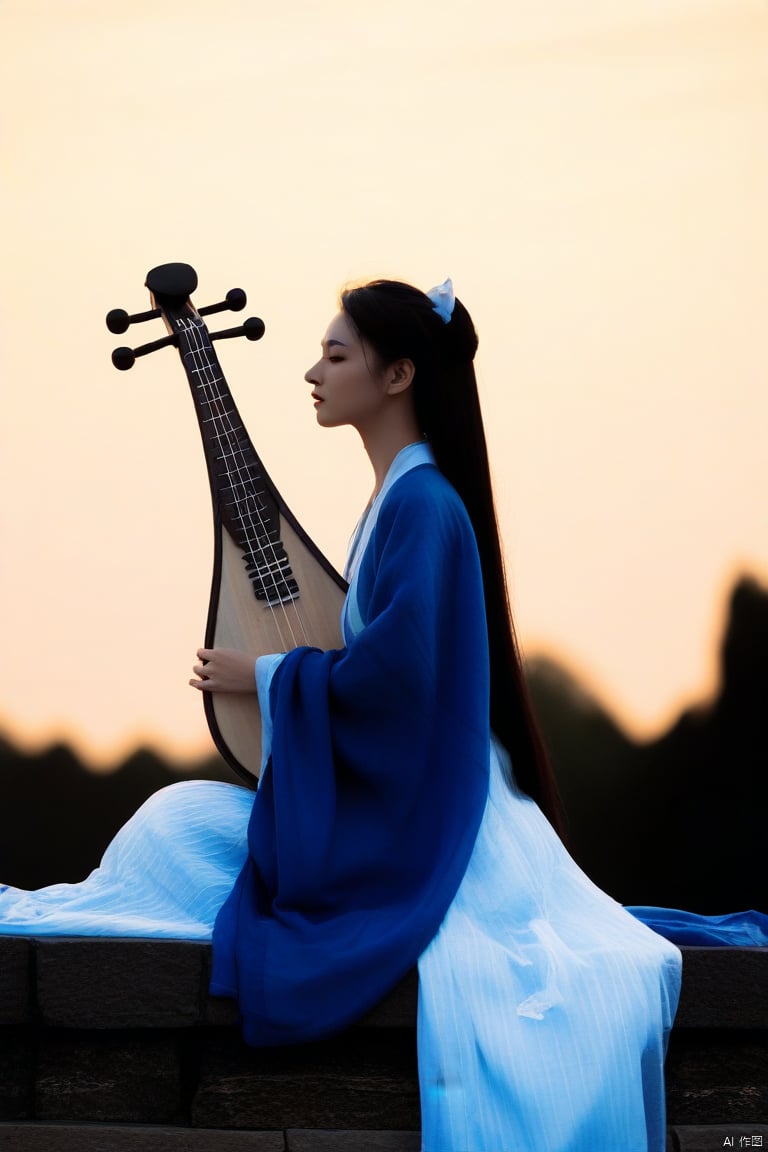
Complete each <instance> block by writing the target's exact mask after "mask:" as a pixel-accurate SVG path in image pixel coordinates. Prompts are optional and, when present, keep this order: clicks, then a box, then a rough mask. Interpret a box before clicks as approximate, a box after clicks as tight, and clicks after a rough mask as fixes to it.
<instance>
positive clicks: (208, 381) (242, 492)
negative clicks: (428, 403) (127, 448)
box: [180, 320, 310, 651]
mask: <svg viewBox="0 0 768 1152" xmlns="http://www.w3.org/2000/svg"><path fill="white" fill-rule="evenodd" d="M180 323H181V324H182V326H183V328H182V330H183V333H184V335H185V336H186V338H187V339H186V344H187V349H188V350H187V352H186V353H185V355H187V356H189V357H191V359H192V363H193V364H194V368H193V369H192V371H193V372H194V373H195V376H196V377H197V378H198V385H197V387H198V388H199V389H200V390H201V392H202V397H203V403H204V404H205V405H206V406H207V408H208V411H209V413H210V415H209V416H208V418H207V420H206V422H210V423H211V424H212V426H213V431H214V438H215V439H216V441H217V442H218V446H219V450H220V455H219V456H218V460H219V461H220V462H221V463H222V464H223V465H224V468H225V470H226V476H227V480H228V481H229V483H230V487H231V489H232V493H233V497H234V499H233V509H234V515H235V518H236V519H237V520H238V521H239V523H240V526H241V528H242V530H243V535H244V537H245V540H246V542H247V546H246V547H247V551H246V555H245V556H244V557H243V559H244V560H248V561H250V563H251V564H252V565H253V570H254V578H257V579H258V580H259V581H260V583H261V587H262V589H263V591H264V594H265V598H266V603H267V607H268V608H269V610H270V612H271V613H272V617H273V620H274V623H275V627H276V629H277V633H278V636H279V637H280V643H281V644H282V646H283V651H288V649H289V648H297V647H299V645H300V644H309V643H310V641H309V636H308V633H307V629H306V627H305V623H304V619H303V615H302V612H301V608H300V606H299V604H298V603H297V602H296V600H295V599H291V600H290V601H289V603H290V604H292V605H293V613H290V612H289V610H288V605H287V604H286V603H285V597H284V593H282V592H281V590H280V586H279V584H278V578H279V577H280V574H281V571H282V567H281V560H280V557H279V556H278V554H277V549H276V546H275V542H274V541H273V540H272V539H271V538H270V530H269V525H268V524H267V523H266V522H265V520H264V518H263V515H262V510H263V505H262V504H261V501H260V495H261V493H260V492H259V490H258V488H257V477H256V476H255V475H254V474H253V473H252V471H251V469H250V468H249V466H248V462H247V460H246V458H245V452H246V450H245V447H244V446H243V444H242V441H241V437H245V438H246V440H247V437H246V434H245V429H244V428H243V426H242V424H238V425H235V424H233V423H232V419H231V415H232V414H231V412H230V411H229V409H228V406H227V403H226V401H227V394H226V393H225V394H224V395H222V393H221V392H220V391H219V388H218V386H219V384H220V383H221V381H222V380H223V376H221V375H219V374H218V373H217V372H216V367H215V363H214V362H213V359H212V348H211V344H210V340H207V339H206V338H205V337H206V335H207V333H206V329H205V326H204V324H203V323H202V321H201V322H199V323H195V322H194V321H192V320H190V321H189V322H188V323H187V324H183V322H182V321H180ZM238 433H239V434H240V435H238ZM230 464H231V465H233V467H230ZM236 489H237V491H236ZM277 543H278V544H279V543H280V541H279V540H278V541H277ZM259 554H261V555H262V557H266V558H267V559H268V560H269V561H270V565H269V571H268V573H267V575H268V576H269V578H270V579H271V587H270V585H268V584H267V582H266V579H265V576H264V573H263V564H262V565H259V563H258V559H259ZM283 554H284V556H285V552H284V553H283ZM289 571H290V569H289ZM292 614H293V615H294V616H295V623H296V624H297V626H298V630H299V633H300V634H299V636H298V637H297V634H296V631H294V626H293V623H292V621H291V615H292Z"/></svg>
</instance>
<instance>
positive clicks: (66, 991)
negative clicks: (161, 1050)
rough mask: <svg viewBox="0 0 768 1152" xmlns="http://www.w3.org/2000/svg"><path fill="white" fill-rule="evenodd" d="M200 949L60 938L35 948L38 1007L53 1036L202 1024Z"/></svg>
mask: <svg viewBox="0 0 768 1152" xmlns="http://www.w3.org/2000/svg"><path fill="white" fill-rule="evenodd" d="M205 949H206V945H202V944H198V943H195V942H193V941H184V940H117V939H114V940H110V939H106V938H104V939H101V938H90V939H89V938H86V937H78V938H61V939H46V940H40V941H39V942H38V945H37V956H36V967H37V1000H38V1006H39V1010H40V1015H41V1018H42V1020H43V1022H44V1023H45V1024H47V1025H49V1026H51V1027H56V1028H89V1029H90V1028H104V1029H111V1028H181V1027H189V1026H191V1025H195V1024H199V1023H201V1022H202V1019H203V1002H204V996H205V995H206V994H207V986H204V983H203V981H204V972H205V967H204V962H205Z"/></svg>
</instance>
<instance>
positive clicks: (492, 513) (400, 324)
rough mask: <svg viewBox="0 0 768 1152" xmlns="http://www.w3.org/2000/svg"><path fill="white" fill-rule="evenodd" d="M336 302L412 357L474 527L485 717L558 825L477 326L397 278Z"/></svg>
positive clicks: (381, 346) (429, 421)
mask: <svg viewBox="0 0 768 1152" xmlns="http://www.w3.org/2000/svg"><path fill="white" fill-rule="evenodd" d="M340 305H341V308H342V310H343V312H344V314H345V315H346V316H347V317H348V318H349V319H350V320H351V322H352V324H353V325H354V327H355V328H356V330H357V332H358V333H359V335H360V336H361V337H362V338H363V339H364V340H365V341H366V342H367V343H368V344H369V345H370V347H371V348H372V349H373V350H374V352H375V353H376V354H377V355H378V356H379V357H380V358H381V360H382V362H383V363H385V364H391V363H392V362H393V361H394V360H400V359H408V360H411V361H412V362H413V364H414V367H415V374H414V379H413V399H414V406H415V412H416V419H417V421H418V424H419V428H420V430H421V432H422V433H423V434H424V435H425V436H426V437H427V439H428V440H429V443H430V446H431V448H432V451H433V453H434V455H435V461H436V463H437V466H438V468H439V469H440V471H441V472H442V473H443V475H444V476H445V477H446V478H447V479H448V480H449V481H450V482H451V484H452V485H453V487H454V488H455V489H456V491H457V492H458V493H459V495H460V496H461V498H462V500H463V502H464V506H465V507H466V509H467V513H468V514H469V518H470V520H471V522H472V526H473V528H474V530H475V537H476V539H477V546H478V550H479V553H480V564H481V568H482V573H483V587H484V592H485V615H486V623H487V628H488V644H489V651H490V668H491V693H490V719H491V727H492V729H493V731H494V733H495V734H496V736H497V737H498V738H499V740H501V742H502V744H504V746H505V747H506V749H507V751H508V752H509V754H510V758H511V761H512V765H513V769H514V774H515V779H516V781H517V783H518V784H519V786H520V787H521V788H522V789H523V791H525V792H526V793H528V795H529V796H531V797H532V798H533V799H534V800H535V801H536V802H537V804H538V805H539V807H540V808H541V809H542V811H543V812H544V814H545V815H546V816H547V818H548V819H549V821H550V822H551V823H552V825H553V826H554V827H555V828H556V829H557V830H558V831H559V832H562V818H561V809H560V801H559V797H558V792H557V786H556V784H555V779H554V774H553V772H552V769H551V765H550V763H549V759H548V756H547V753H546V749H545V746H544V741H543V739H542V736H541V733H540V731H539V728H538V725H537V723H536V718H535V716H534V712H533V708H532V705H531V700H530V696H529V693H528V688H527V685H526V681H525V675H524V672H523V667H522V661H521V659H520V653H519V649H518V645H517V640H516V637H515V630H514V625H513V622H512V614H511V611H510V605H509V595H508V591H507V581H506V575H505V571H504V559H503V556H502V550H501V543H500V540H499V530H498V523H497V519H496V509H495V505H494V500H493V490H492V486H491V475H490V468H489V465H488V449H487V446H486V440H485V430H484V428H483V419H482V414H481V411H480V399H479V396H478V391H477V379H476V377H475V367H474V362H473V361H474V356H475V352H476V351H477V334H476V332H475V328H474V325H473V323H472V320H471V318H470V315H469V313H468V312H467V310H466V308H465V307H464V306H463V304H462V303H461V301H459V300H456V303H455V306H454V310H453V314H452V316H451V319H450V322H449V323H445V322H444V321H443V319H442V318H441V317H440V316H439V315H438V314H437V313H436V312H435V310H434V307H433V303H432V301H431V300H430V298H429V296H427V295H426V293H424V292H421V291H419V289H418V288H413V287H411V285H410V284H403V283H401V282H400V281H396V280H374V281H372V282H371V283H369V284H365V285H363V286H361V287H356V288H349V289H347V290H345V291H344V292H342V294H341V299H340Z"/></svg>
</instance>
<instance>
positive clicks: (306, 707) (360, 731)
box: [211, 466, 490, 1044]
mask: <svg viewBox="0 0 768 1152" xmlns="http://www.w3.org/2000/svg"><path fill="white" fill-rule="evenodd" d="M358 602H359V605H360V608H361V612H362V614H363V619H364V622H365V627H364V628H363V630H362V632H360V633H359V635H357V636H356V637H355V639H354V640H353V641H352V642H351V643H350V644H349V645H348V646H347V648H345V649H341V650H338V651H331V652H320V651H318V650H316V649H311V648H300V649H297V650H295V651H294V652H291V653H289V654H288V655H287V656H286V657H285V659H284V660H283V662H282V663H281V665H280V667H279V668H278V669H277V671H276V672H275V675H274V677H273V680H272V686H271V703H272V717H273V743H272V758H271V761H270V763H269V764H268V766H267V768H266V771H265V775H264V779H263V782H262V784H261V787H260V789H259V791H258V793H257V795H256V798H255V802H254V808H253V815H252V817H251V823H250V827H249V859H248V861H247V862H246V866H245V868H244V869H243V872H242V874H241V876H240V878H239V880H238V882H237V884H236V886H235V889H234V891H233V893H232V895H231V896H230V898H229V900H228V901H227V902H226V904H225V906H224V908H223V909H222V911H221V913H220V915H219V918H218V919H217V922H216V927H215V931H214V972H213V981H212V985H211V987H212V991H213V992H214V993H216V994H221V995H237V997H238V1000H239V1004H240V1010H241V1015H242V1020H243V1034H244V1036H245V1038H246V1040H247V1041H248V1042H249V1043H251V1044H276V1043H289V1042H296V1041H302V1040H309V1039H313V1038H315V1037H317V1036H321V1035H324V1034H327V1033H329V1032H331V1031H334V1030H336V1029H339V1028H342V1027H344V1026H345V1025H347V1024H348V1023H350V1022H351V1021H352V1020H354V1019H356V1018H357V1017H359V1016H360V1015H361V1014H363V1013H364V1012H365V1011H366V1010H367V1009H368V1008H370V1007H372V1006H373V1005H374V1004H375V1003H376V1002H377V1001H378V1000H380V999H381V997H382V996H383V995H384V994H385V993H386V992H387V991H388V990H389V989H390V988H391V987H392V986H393V985H394V984H395V983H396V982H397V981H398V980H399V979H400V978H401V977H402V976H403V975H404V974H405V973H406V972H407V971H408V970H409V969H410V968H411V967H412V966H413V965H414V964H415V963H416V961H417V959H418V957H419V955H420V953H421V952H422V951H423V949H424V948H425V947H426V946H427V944H428V943H429V942H430V940H431V939H432V937H433V936H434V934H435V932H436V931H437V929H438V927H439V926H440V922H441V921H442V919H443V917H444V915H445V912H446V911H447V909H448V906H449V904H450V902H451V900H452V899H453V896H454V895H455V893H456V890H457V889H458V886H459V884H460V882H461V879H462V877H463V874H464V871H465V870H466V866H467V863H468V861H469V856H470V854H471V851H472V848H473V846H474V841H475V838H476V835H477V830H478V827H479V824H480V820H481V818H482V813H483V809H484V806H485V801H486V798H487V790H488V764H489V741H490V732H489V715H488V709H489V704H488V700H489V672H488V652H487V635H486V624H485V610H484V604H483V593H482V579H481V575H480V567H479V560H478V556H477V549H476V544H475V540H474V535H473V533H472V529H471V525H470V524H469V521H468V518H467V516H466V513H465V511H464V508H463V505H462V504H461V502H460V500H459V498H458V497H457V496H456V494H455V493H454V491H453V489H452V488H451V487H450V486H449V485H448V483H447V481H445V479H444V478H443V477H442V476H441V475H440V473H439V472H438V471H437V470H436V469H434V468H432V467H429V466H427V467H424V468H417V469H413V470H412V471H411V472H409V473H408V474H407V475H406V476H404V477H402V478H401V479H400V480H398V481H397V482H396V483H395V484H394V485H393V487H392V489H391V490H390V492H389V494H388V495H387V497H386V499H385V501H384V503H383V505H382V509H381V512H380V514H379V519H378V521H377V524H376V528H375V530H374V533H373V535H372V538H371V541H370V542H369V545H368V547H367V549H366V553H365V555H364V557H363V560H362V562H361V568H360V573H359V577H358Z"/></svg>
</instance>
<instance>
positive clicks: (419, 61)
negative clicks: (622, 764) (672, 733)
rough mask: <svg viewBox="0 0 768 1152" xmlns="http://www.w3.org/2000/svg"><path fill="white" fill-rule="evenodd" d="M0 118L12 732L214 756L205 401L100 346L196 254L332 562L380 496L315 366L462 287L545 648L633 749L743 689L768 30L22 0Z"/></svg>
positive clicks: (729, 6)
mask: <svg viewBox="0 0 768 1152" xmlns="http://www.w3.org/2000/svg"><path fill="white" fill-rule="evenodd" d="M0 97H1V99H0V108H2V113H1V115H2V164H3V178H2V185H1V186H0V206H1V211H0V221H1V226H2V229H3V235H2V255H3V262H2V274H1V275H0V341H1V344H0V371H1V373H2V388H3V423H2V432H1V433H0V435H1V437H2V440H1V441H0V468H2V488H1V490H0V491H1V493H2V496H1V499H0V529H1V531H2V536H1V539H2V573H1V576H0V612H1V613H2V641H3V643H2V652H1V655H2V692H1V693H0V730H1V731H2V732H3V733H4V734H5V735H6V737H8V738H11V739H13V740H15V741H18V742H20V743H23V744H24V746H27V747H39V746H41V745H43V744H45V743H46V742H48V741H50V740H52V739H55V738H66V739H69V740H71V741H73V743H74V744H75V745H76V747H77V748H78V750H79V751H80V752H82V753H84V754H86V755H87V756H89V757H90V759H91V761H92V762H93V763H94V764H97V765H106V764H108V763H110V762H112V761H113V760H114V758H116V757H118V756H121V755H123V754H124V753H125V752H126V751H127V750H129V749H130V748H131V747H132V746H134V745H135V743H136V742H137V741H139V740H141V741H143V742H148V743H150V744H152V745H153V746H155V747H157V748H159V749H160V750H161V751H164V752H170V753H172V754H174V755H178V756H189V755H197V754H203V753H206V752H207V751H209V750H210V748H211V744H210V741H209V738H208V734H207V729H206V726H205V722H204V718H203V714H202V709H201V705H200V698H199V695H198V694H197V693H195V692H194V691H193V690H192V689H191V688H189V687H188V686H187V680H188V677H189V674H190V666H191V664H192V661H193V656H194V651H195V649H196V647H197V646H198V645H199V644H200V643H201V641H202V636H203V631H204V623H205V615H206V609H207V604H208V591H209V583H210V572H211V527H210V503H209V497H208V486H207V479H206V475H205V469H204V463H203V455H202V451H201V449H200V445H199V438H198V433H197V428H196V423H195V419H194V413H193V408H192V404H191V401H190V398H189V395H188V389H187V384H186V381H185V378H184V375H183V372H182V369H181V366H180V364H179V361H178V357H177V355H176V353H175V352H174V351H172V350H165V351H163V352H160V353H157V354H155V355H154V356H153V357H150V358H147V359H145V360H141V361H139V362H137V364H136V366H135V367H134V368H133V370H132V371H131V372H128V373H118V372H116V371H115V370H114V369H113V368H112V366H111V364H110V353H111V351H112V349H113V347H115V345H116V344H120V343H126V342H129V341H131V342H133V343H137V344H138V343H144V342H146V341H148V340H151V339H154V338H158V337H160V336H162V335H164V329H163V327H162V324H161V322H160V321H155V322H153V323H152V324H146V325H144V326H142V327H137V328H134V329H132V330H131V331H130V332H129V334H128V338H127V339H124V338H122V337H119V338H117V339H116V338H115V337H113V336H111V335H110V334H109V333H108V332H107V330H106V327H105V325H104V316H105V314H106V312H107V311H108V310H109V309H110V308H114V307H124V308H126V309H127V310H128V311H132V312H133V311H142V310H144V309H146V308H147V307H148V306H149V304H148V297H147V293H146V290H145V289H144V288H143V282H144V278H145V275H146V272H147V271H148V269H150V268H151V267H153V266H154V265H157V264H160V263H164V262H166V261H171V260H180V261H186V262H188V263H191V264H193V265H194V266H195V267H196V269H197V271H198V274H199V278H200V288H199V290H198V293H197V294H196V296H195V298H194V301H195V303H196V304H197V305H198V306H201V305H203V304H208V303H212V302H215V301H217V300H219V299H221V298H222V297H223V296H224V294H225V293H226V291H227V290H228V289H229V288H232V287H242V288H244V289H245V290H246V291H247V293H248V296H249V307H248V309H247V311H246V313H245V314H246V315H250V314H257V315H261V316H262V317H263V319H264V321H265V323H266V326H267V334H266V336H265V337H264V339H263V340H262V341H261V343H260V344H257V345H252V344H246V342H245V341H240V342H230V343H229V344H224V345H220V346H219V354H220V357H221V360H222V365H223V367H224V370H225V372H226V375H227V378H228V380H229V383H230V385H231V387H232V391H233V393H234V395H235V398H236V400H237V403H238V405H239V407H240V410H241V413H242V415H243V417H244V419H245V423H246V425H247V427H248V429H249V431H250V433H251V436H252V438H253V440H254V442H255V444H256V447H257V448H258V449H259V451H260V452H261V454H262V456H263V458H264V460H265V463H266V465H267V467H268V469H269V470H270V472H271V474H272V476H273V479H274V480H275V482H276V483H277V485H278V487H279V488H280V490H281V491H282V493H283V495H284V496H285V497H286V499H287V501H288V503H289V505H290V506H291V507H292V508H293V510H294V512H295V513H296V514H297V515H298V517H299V519H300V520H301V522H302V523H303V524H304V526H305V527H306V528H307V530H308V531H309V532H310V534H311V535H312V536H313V537H314V538H315V540H316V541H317V542H318V544H319V545H320V546H321V547H322V548H323V550H324V551H325V552H326V553H327V554H328V555H329V557H330V558H331V559H332V560H333V562H334V563H335V564H336V565H337V566H339V567H340V566H341V564H342V562H343V557H344V552H345V548H346V542H347V539H348V536H349V533H350V531H351V529H352V527H353V525H354V522H355V521H356V519H357V516H358V514H359V511H360V509H361V507H362V506H363V505H364V503H365V501H366V500H367V497H368V494H369V490H370V485H371V477H370V476H369V473H368V465H367V461H366V459H365V457H364V455H363V453H362V450H361V448H360V445H359V442H358V441H357V439H356V436H355V434H354V433H352V432H350V431H349V430H347V429H342V430H335V431H329V432H324V431H322V430H320V429H318V428H317V426H316V424H315V418H314V411H313V408H312V404H311V401H310V398H309V391H310V389H309V388H308V386H307V385H306V384H305V383H304V382H303V373H304V371H305V369H306V368H307V367H308V366H309V365H310V364H311V363H313V362H314V360H315V359H316V357H317V350H318V343H319V340H320V337H321V335H322V333H323V331H324V329H325V326H326V324H327V322H328V321H329V319H330V318H331V316H332V315H333V313H334V311H335V302H336V296H337V292H338V289H339V288H340V287H341V286H342V285H343V284H344V283H346V282H348V281H350V280H360V279H365V278H370V277H372V276H392V277H397V278H402V279H408V280H411V281H413V282H414V283H416V284H418V285H420V286H421V287H423V288H429V287H430V286H431V285H433V284H435V283H438V282H440V281H442V280H443V279H444V278H445V277H446V276H451V277H452V278H453V281H454V284H455V286H456V290H457V293H458V294H459V295H460V296H461V298H462V299H463V301H464V302H465V304H466V305H467V307H468V308H469V309H470V311H471V312H472V314H473V317H474V319H475V323H476V326H477V328H478V330H479V333H480V352H479V354H478V360H477V367H478V375H479V380H480V385H481V390H482V398H483V404H484V411H485V416H486V423H487V428H488V434H489V441H490V449H491V455H492V463H493V468H494V476H495V483H496V489H497V497H498V503H499V511H500V516H501V521H502V527H503V531H504V535H505V541H506V556H507V561H508V567H509V575H510V581H511V586H512V592H513V598H514V604H515V610H516V619H517V625H518V631H519V634H520V637H521V640H522V644H523V647H524V649H525V652H526V653H527V654H528V655H537V654H542V653H548V654H551V655H554V656H555V657H556V658H558V659H560V660H562V661H563V662H564V664H565V665H566V667H568V668H570V669H571V670H573V671H575V672H576V673H577V674H578V675H579V676H580V677H583V679H584V681H585V683H586V685H587V686H588V687H589V688H590V689H592V690H593V691H595V692H596V693H597V694H598V696H599V698H600V699H602V700H603V701H604V702H605V703H606V705H607V706H609V707H610V708H611V709H612V711H613V712H614V714H615V715H616V716H617V718H618V719H619V720H620V721H621V722H622V723H623V724H624V725H625V726H626V727H627V729H628V730H629V731H630V732H631V733H632V734H633V735H635V736H642V737H650V736H652V735H653V734H654V733H657V732H659V731H661V730H662V729H663V728H664V726H665V725H666V724H668V723H669V722H670V720H671V719H672V718H673V717H674V715H675V714H676V713H677V711H678V710H679V709H680V708H681V707H683V706H685V705H686V704H688V703H691V702H693V701H698V700H701V699H704V698H705V697H706V695H707V694H708V693H711V692H712V691H713V690H714V689H715V687H716V645H717V639H718V636H719V633H720V630H721V628H722V624H723V613H724V609H725V597H726V594H727V591H728V589H729V588H730V586H731V584H732V582H733V580H734V578H735V577H736V576H737V575H738V574H739V573H741V572H751V573H753V574H754V575H756V576H757V577H758V578H759V579H761V580H763V581H768V511H767V509H768V500H766V492H768V451H766V430H767V429H768V386H767V380H766V377H767V369H768V355H767V353H766V330H767V326H768V312H767V308H768V210H767V209H766V205H768V3H766V0H620V2H619V0H472V2H471V3H470V2H469V0H453V2H450V0H440V2H439V3H438V2H437V0H421V2H420V3H413V0H408V2H406V0H388V2H387V3H386V4H373V3H367V2H366V0H355V2H354V3H353V2H351V0H315V2H312V3H310V2H309V0H294V2H293V3H286V4H283V5H278V4H275V3H266V2H265V0H239V2H238V0H230V2H229V3H227V4H225V5H212V4H210V3H202V2H199V0H187V2H184V3H182V2H181V0H153V2H152V3H149V0H132V2H131V3H130V4H109V3H107V4H105V3H103V2H99V3H96V2H86V0H80V2H77V0H0ZM233 322H235V321H229V320H228V319H227V317H226V316H225V317H223V318H216V317H214V318H212V319H211V325H210V326H211V328H212V329H214V330H215V328H217V327H224V326H226V325H227V324H228V323H233Z"/></svg>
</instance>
